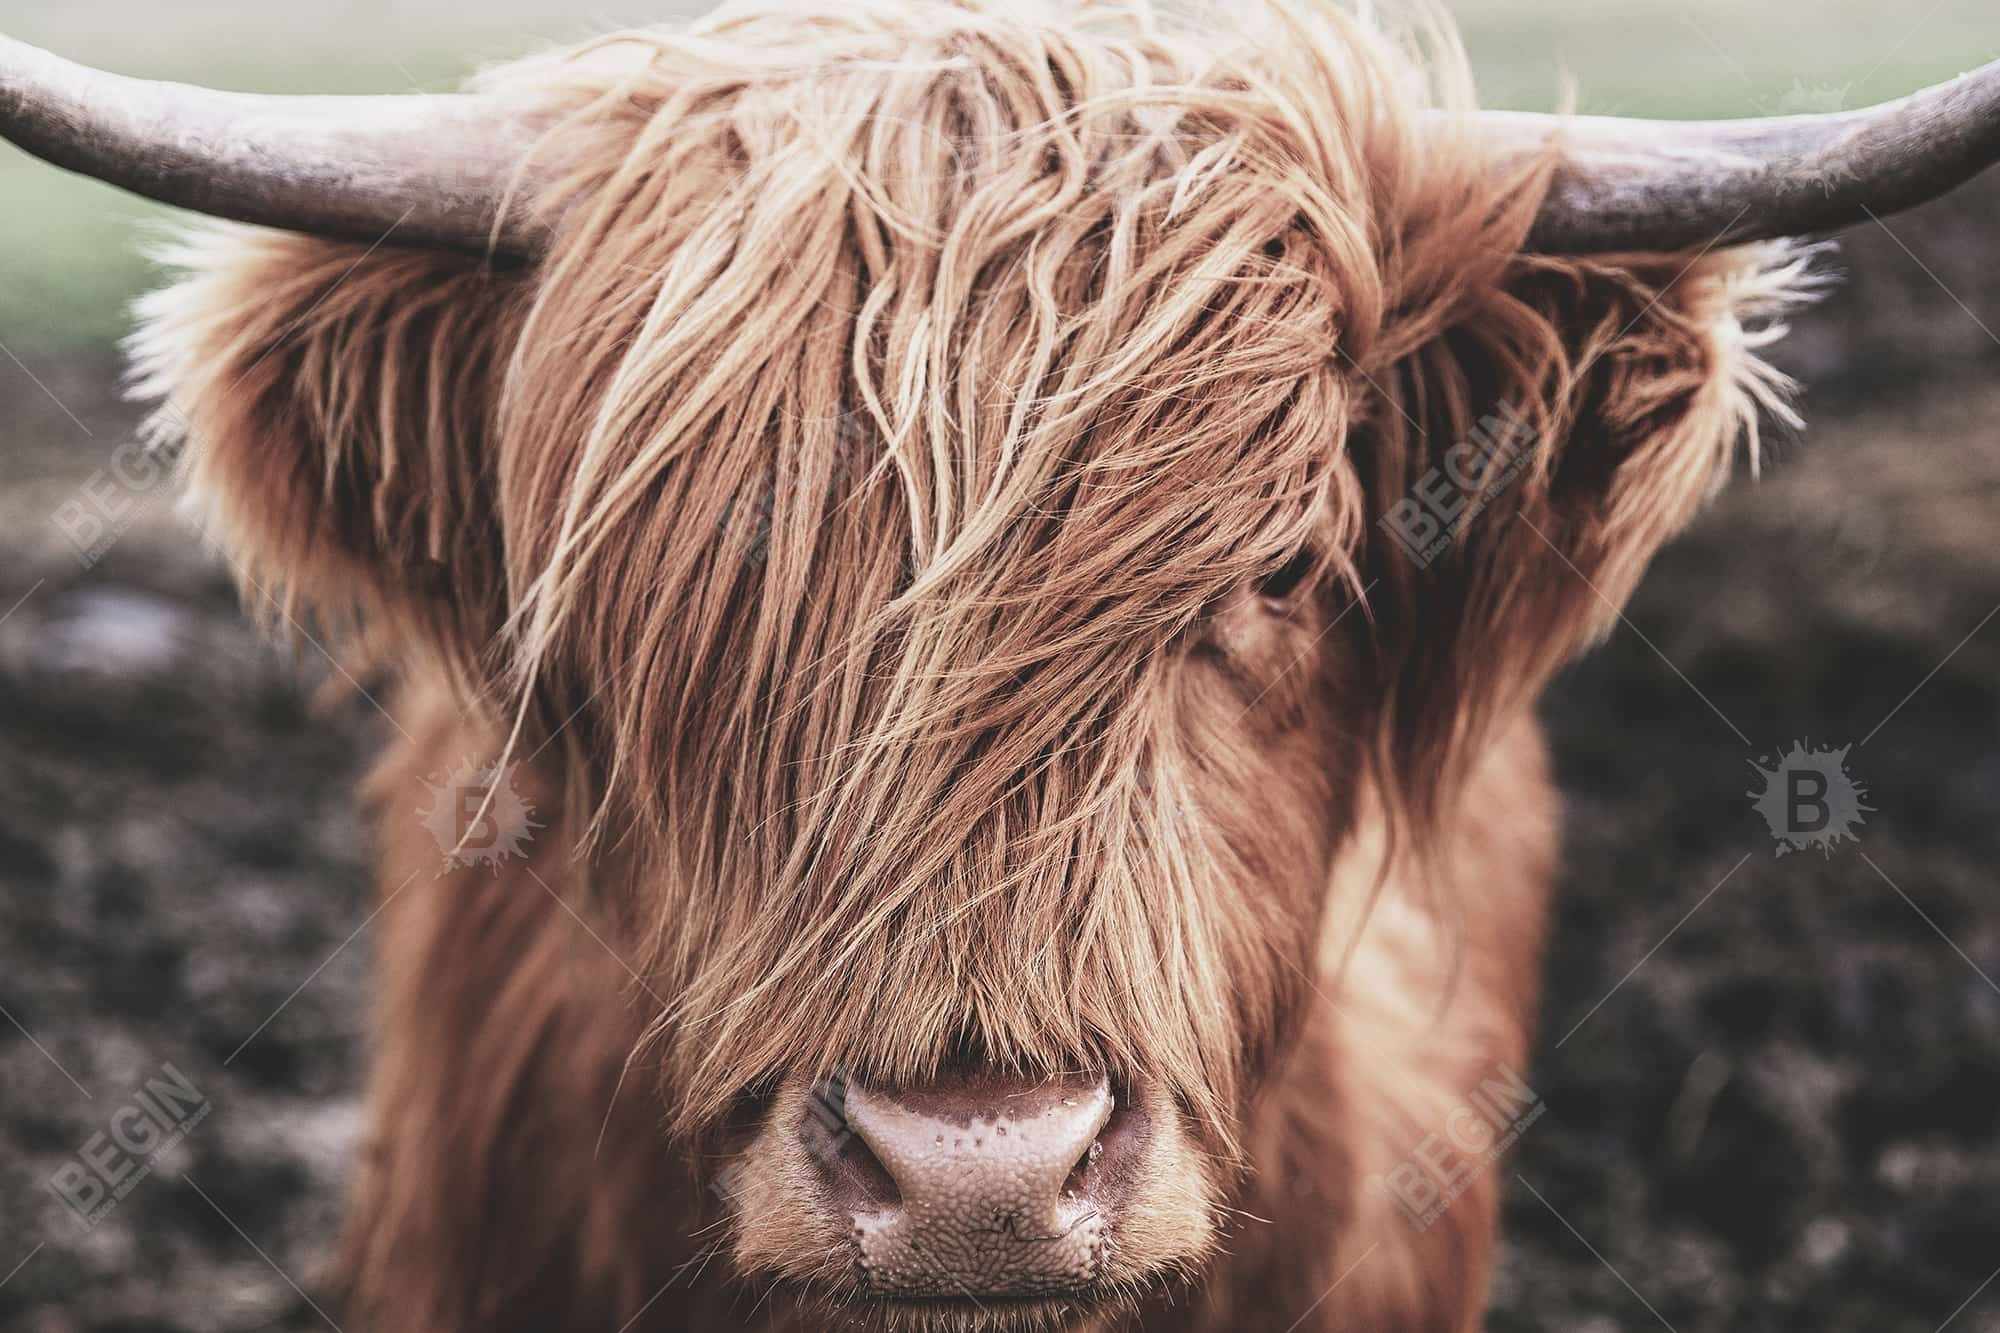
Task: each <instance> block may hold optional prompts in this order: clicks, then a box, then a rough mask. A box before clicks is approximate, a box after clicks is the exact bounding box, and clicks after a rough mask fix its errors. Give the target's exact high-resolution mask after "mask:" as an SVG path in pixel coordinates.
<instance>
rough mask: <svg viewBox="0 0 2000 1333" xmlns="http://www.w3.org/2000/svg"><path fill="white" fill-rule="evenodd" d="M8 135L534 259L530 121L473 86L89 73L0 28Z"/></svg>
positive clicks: (187, 198)
mask: <svg viewBox="0 0 2000 1333" xmlns="http://www.w3.org/2000/svg"><path fill="white" fill-rule="evenodd" d="M0 137H4V138H6V139H8V140H11V141H12V142H13V143H15V144H17V145H18V146H20V147H21V148H24V149H26V150H27V151H28V152H30V153H33V154H34V155H35V156H37V157H40V158H43V159H45V160H46V161H49V162H52V163H54V164H55V165H57V166H59V167H66V168H68V169H70V170H72V171H77V172H81V173H82V174H84V175H86V176H94V177H96V178H97V179H98V180H101V181H106V182H108V183H110V184H112V185H117V186H121V187H123V188H124V189H127V190H131V191H132V192H134V193H135V194H142V195H145V196H146V197H147V198H149V199H157V200H159V201H160V202H161V203H166V204H173V205H175V206H177V207H180V208H188V209H193V210H194V211H195V212H198V213H207V214H209V215H211V216H214V217H220V218H230V219H233V220H235V221H238V222H254V223H259V224H262V225H264V226H268V227H282V228H284V229H286V230H288V231H302V232H311V233H313V234H315V235H319V236H333V237H341V238H345V239H348V240H355V241H363V242H367V243H370V244H373V243H376V242H381V241H387V242H390V243H392V244H403V245H423V246H432V247H437V248H443V249H452V250H461V251H465V252H467V253H469V254H479V255H483V254H487V253H496V254H500V255H504V256H510V257H516V258H527V257H531V256H533V255H534V254H535V253H536V252H538V251H539V250H540V248H541V247H542V244H543V242H544V240H545V239H546V238H545V234H544V232H543V230H542V228H541V227H539V226H537V224H536V223H535V221H534V220H533V219H532V218H530V217H528V216H527V215H526V213H525V212H524V211H523V210H521V209H518V208H512V207H508V208H507V210H506V211H505V212H504V214H503V212H502V208H503V203H504V202H505V201H506V200H507V199H508V198H509V188H508V187H509V186H510V185H511V184H512V183H513V179H514V174H515V172H516V170H517V169H518V168H519V166H520V164H521V163H522V162H523V161H525V160H526V157H527V154H528V150H529V147H530V145H531V144H532V143H533V140H534V132H533V129H532V128H531V127H530V126H527V125H524V124H522V123H520V121H519V120H518V119H517V118H516V117H515V116H514V115H513V114H510V113H508V112H503V111H502V109H501V107H500V105H499V104H497V103H496V102H494V101H493V100H491V99H489V98H486V97H482V96H478V95H470V94H444V95H407V96H390V97H270V96H259V95H254V94H248V93H224V92H214V91H211V90H209V89H206V88H191V87H187V86H185V85H182V84H173V83H157V82H152V81H150V80H145V79H131V78H124V77H121V76H119V75H115V74H105V73H101V72H99V71H97V70H92V69H86V68H84V67H83V66H81V65H77V64H73V63H71V62H70V61H67V60H62V59H59V58H58V57H56V56H52V55H50V54H48V53H47V52H45V51H40V50H37V49H36V48H34V47H32V46H28V45H26V44H25V43H22V42H18V41H15V40H13V39H12V38H8V37H0Z"/></svg>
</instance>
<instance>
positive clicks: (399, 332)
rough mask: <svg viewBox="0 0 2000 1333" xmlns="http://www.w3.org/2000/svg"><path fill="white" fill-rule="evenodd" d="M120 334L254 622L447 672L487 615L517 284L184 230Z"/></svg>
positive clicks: (390, 259)
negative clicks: (386, 637) (355, 627)
mask: <svg viewBox="0 0 2000 1333" xmlns="http://www.w3.org/2000/svg"><path fill="white" fill-rule="evenodd" d="M164 258H165V260H166V262H168V263H169V264H170V265H171V266H173V267H174V268H176V269H177V270H178V271H179V277H178V278H177V279H176V280H175V281H174V282H173V283H172V284H171V285H169V286H167V287H165V288H164V289H162V290H160V291H157V292H155V293H153V294H152V295H150V296H147V297H146V298H144V299H143V300H142V301H141V303H140V305H139V307H138V314H139V326H138V330H137V332H135V333H134V334H133V336H132V338H131V340H130V344H129V350H130V352H131V354H132V358H133V393H134V396H135V397H138V398H140V399H144V400H150V401H154V402H156V403H157V408H156V410H155V412H154V414H153V417H152V418H151V423H150V428H151V431H152V433H153V436H154V437H155V440H156V442H157V443H158V444H159V445H161V446H162V447H168V448H182V449H184V451H185V452H184V457H183V465H184V467H185V470H186V472H187V475H188V478H189V482H190V487H191V491H192V493H193V495H194V496H195V498H196V500H197V501H198V503H199V504H200V506H201V508H202V509H203V510H204V511H205V514H206V517H207V519H208V521H209V523H210V527H211V531H212V532H213V533H214V535H215V537H216V538H217V539H218V540H219V541H220V542H221V544H222V546H223V548H224V550H225V551H226V553H227V554H228V556H229V558H230V559H231V561H232V562H233V564H234V566H235V568H236V570H237V572H238V575H239V577H240V579H241V581H242V582H243V583H244V585H245V597H246V600H247V601H248V602H249V603H250V604H251V605H252V606H253V607H255V608H257V609H259V610H260V611H262V612H264V613H265V614H267V615H269V616H271V617H272V618H273V619H274V620H275V619H280V618H287V619H292V620H295V621H296V620H298V619H300V618H302V617H303V616H304V615H305V614H306V613H308V612H310V613H312V614H314V615H317V616H319V617H322V618H329V619H333V620H337V621H344V620H348V619H350V618H358V619H359V620H361V621H362V622H364V623H365V624H367V626H368V627H369V629H370V631H371V635H372V634H374V633H377V632H380V631H387V632H388V633H390V634H391V635H394V636H395V637H396V638H398V639H399V640H402V641H403V642H400V643H399V644H398V647H399V648H406V647H409V646H412V645H414V646H417V647H419V648H429V649H432V650H435V651H437V652H439V653H440V654H442V655H443V657H444V658H445V660H446V661H447V662H448V663H449V664H451V665H452V666H454V667H465V666H468V665H469V664H470V663H471V662H472V661H473V660H474V659H475V658H476V657H477V656H478V654H479V653H480V652H481V651H482V650H483V648H484V647H485V645H486V644H487V642H488V641H489V640H490V638H491V636H492V635H493V634H494V633H495V632H496V631H497V630H498V628H499V626H500V624H501V623H502V621H503V619H504V615H505V580H504V576H503V570H502V566H501V558H500V546H501V534H500V530H499V520H498V517H497V506H496V504H495V493H494V492H495V487H494V482H493V477H494V472H495V467H494V459H493V447H492V446H493V443H494V440H493V437H494V430H495V424H494V423H495V418H496V414H497V407H498V399H499V395H500V388H501V384H502V378H503V375H504V373H505V370H506V365H507V360H508V358H509V356H510V355H511V354H512V350H513V345H514V342H515V339H516V338H517V336H518V333H519V330H520V327H521V322H522V317H523V314H524V311H525V301H524V286H525V284H524V283H523V282H522V281H521V280H520V279H519V278H517V277H513V276H510V275H508V274H504V273H496V272H494V271H492V270H490V269H488V268H486V267H485V266H482V265H480V264H479V263H477V262H475V261H472V260H469V259H462V258H459V257H456V256H450V255H443V254H434V253H429V252H419V251H409V250H397V249H393V248H391V247H387V246H382V247H376V248H374V249H369V248H367V247H363V246H357V245H348V244H342V243H337V242H331V241H322V240H316V239H310V238H306V237H299V236H291V235H286V234H282V233H277V232H268V231H260V230H252V229H248V228H241V227H230V226H211V227H205V228H203V229H201V230H200V231H197V232H195V233H193V234H192V235H190V236H189V237H188V238H187V239H186V240H184V241H183V242H181V243H179V244H177V245H176V246H175V247H174V248H173V249H172V250H171V251H170V252H168V253H167V254H166V255H165V256H164Z"/></svg>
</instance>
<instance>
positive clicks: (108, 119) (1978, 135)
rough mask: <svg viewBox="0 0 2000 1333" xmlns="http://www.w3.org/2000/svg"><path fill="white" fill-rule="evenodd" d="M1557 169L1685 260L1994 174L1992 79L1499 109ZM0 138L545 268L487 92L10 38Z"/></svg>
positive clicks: (1583, 199)
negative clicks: (197, 77)
mask: <svg viewBox="0 0 2000 1333" xmlns="http://www.w3.org/2000/svg"><path fill="white" fill-rule="evenodd" d="M1479 124H1480V126H1481V128H1482V130H1483V131H1484V132H1486V133H1488V134H1490V135H1492V136H1494V137H1495V138H1497V139H1498V140H1499V141H1500V142H1501V143H1502V144H1504V145H1505V146H1507V147H1509V148H1514V149H1519V150H1523V151H1533V150H1537V149H1540V148H1542V147H1544V146H1546V145H1548V144H1550V143H1551V141H1553V142H1554V143H1555V144H1556V146H1557V147H1558V150H1559V152H1560V154H1561V163H1560V165H1559V167H1558V168H1557V171H1556V175H1555V180H1554V182H1553V186H1552V188H1551V190H1550V193H1549V196H1548V198H1547V200H1546V201H1545V202H1544V204H1543V206H1542V209H1541V212H1540V214H1539V216H1538V217H1537V219H1536V223H1535V227H1534V230H1533V232H1532V234H1531V236H1530V238H1529V244H1530V247H1531V248H1532V249H1535V250H1539V251H1543V252H1546V253H1567V254H1578V253H1601V252H1604V251H1610V250H1678V249H1684V248H1687V247H1692V246H1701V245H1717V244H1725V243H1729V242H1740V241H1749V240H1760V239H1764V238H1767V237H1772V236H1786V235H1799V234H1804V233H1808V232H1816V231H1826V230H1831V229H1833V228H1837V227H1843V226H1847V225H1849V224H1851V223H1854V222H1858V221H1860V220H1862V219H1863V218H1865V217H1867V216H1869V215H1870V214H1871V213H1872V214H1874V215H1876V216H1878V217H1879V216H1886V215H1888V214H1890V213H1894V212H1897V211H1899V210H1901V209H1905V208H1909V207H1912V206H1914V205H1916V204H1920V203H1923V202H1925V201H1926V200H1929V199H1933V198H1936V197H1937V196H1938V195H1940V194H1943V193H1944V192H1945V191H1947V190H1949V189H1951V188H1952V187H1953V186H1955V185H1958V184H1960V183H1961V182H1963V181H1965V180H1967V179H1968V178H1970V177H1971V176H1972V175H1974V174H1975V173H1977V172H1978V171H1979V170H1981V169H1982V168H1984V167H1986V166H1987V165H1989V164H1990V163H1992V162H1994V161H1995V160H1996V159H2000V62H1995V63H1994V64H1991V65H1988V66H1986V67H1985V68H1983V69H1980V70H1978V71H1976V72H1974V73H1971V74H1967V75H1963V76H1961V77H1960V78H1958V79H1956V80H1954V81H1952V82H1951V83H1947V84H1941V85H1939V86H1937V87H1935V88H1930V89H1926V90H1925V91H1923V92H1920V93H1916V94H1914V95H1912V96H1910V97H1906V98H1903V99H1902V100H1900V101H1896V102H1889V103H1885V104H1884V105H1882V106H1878V107H1874V108H1872V109H1869V110H1866V111H1851V112H1837V113H1832V114H1824V115H1810V116H1781V117H1774V118H1770V119H1763V120H1739V121H1711V122H1675V121H1658V122H1656V121H1639V120H1622V119H1611V118H1598V117H1569V116H1546V115H1531V114H1523V113H1509V112H1488V113H1483V114H1482V115H1481V116H1480V119H1479ZM0 135H4V136H5V137H6V138H8V139H10V140H12V141H13V142H14V143H16V144H18V145H20V146H21V147H22V148H25V149H27V150H28V151H29V152H31V153H34V154H36V155H37V156H39V157H42V158H46V159H47V160H48V161H50V162H53V163H55V164H57V165H58V166H63V167H68V168H70V169H72V170H75V171H80V172H83V173H84V174H86V175H90V176H94V177H96V178H98V179H99V180H103V181H108V182H110V183H111V184H114V185H120V186H123V187H124V188H126V189H129V190H132V191H135V192H136V193H139V194H143V195H146V196H148V197H149V198H153V199H157V200H160V201H161V202H163V203H169V204H175V205H178V206H180V207H182V208H191V209H194V210H196V211H197V212H202V213H209V214H213V215H215V216H217V217H225V218H233V219H236V220H238V221H242V222H256V223H262V224H265V225H267V226H274V227H283V228H287V229H289V230H293V231H305V232H313V233H316V234H319V235H325V236H342V237H349V238H352V239H356V240H365V241H370V242H374V241H379V240H382V239H384V238H385V237H386V238H389V239H392V240H394V241H397V242H400V243H403V244H424V245H434V246H441V247H445V248H450V249H458V250H465V251H468V252H471V253H485V252H487V251H489V250H491V251H493V252H496V253H499V254H504V255H512V256H522V257H526V256H532V255H533V254H535V253H536V252H537V251H538V250H539V249H540V248H541V246H542V244H543V242H544V240H545V232H544V228H543V227H542V226H541V225H539V224H538V223H537V222H536V220H535V219H534V218H533V217H531V216H530V215H529V214H528V213H527V211H526V210H525V209H524V208H518V207H514V206H512V205H511V204H510V203H509V202H508V201H509V200H510V199H511V198H512V194H511V192H510V190H509V188H508V187H509V185H510V183H511V182H512V181H513V178H514V174H515V172H516V170H517V168H519V166H520V165H521V164H522V162H523V161H524V160H525V158H526V155H527V152H528V148H529V145H530V143H531V142H532V140H533V131H532V129H531V128H530V127H529V126H526V125H524V124H523V123H521V121H520V120H519V119H518V118H517V117H516V116H515V115H514V114H513V112H512V109H511V108H506V109H503V107H502V106H501V104H499V103H497V102H495V101H493V100H491V99H488V98H485V97H482V96H478V95H470V94H446V95H433V96H399V97H270V96H256V95H250V94H242V93H223V92H215V91H211V90H209V89H205V88H191V87H186V86H182V85H177V84H166V83H155V82H149V81H146V80H141V79H129V78H123V77H119V76H117V75H111V74H104V73H100V72H98V71H95V70H89V69H85V68H83V67H82V66H80V65H75V64H72V63H70V62H68V61H66V60H61V59H58V58H57V57H55V56H52V55H49V54H48V53H46V52H43V51H39V50H37V49H35V48H34V47H31V46H27V45H25V44H23V43H21V42H17V41H14V40H12V39H9V38H5V37H0Z"/></svg>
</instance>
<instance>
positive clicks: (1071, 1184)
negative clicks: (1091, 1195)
mask: <svg viewBox="0 0 2000 1333" xmlns="http://www.w3.org/2000/svg"><path fill="white" fill-rule="evenodd" d="M1103 1156H1104V1140H1103V1138H1102V1137H1099V1138H1094V1139H1092V1140H1091V1141H1090V1146H1089V1147H1088V1148H1085V1149H1084V1150H1083V1156H1081V1157H1079V1158H1077V1159H1076V1165H1075V1166H1073V1167H1071V1168H1070V1169H1069V1175H1068V1176H1067V1177H1066V1178H1065V1179H1064V1180H1063V1193H1064V1194H1085V1193H1087V1192H1088V1191H1089V1189H1090V1183H1091V1182H1090V1177H1091V1173H1092V1172H1093V1171H1094V1170H1095V1169H1096V1167H1097V1163H1098V1161H1099V1159H1101V1158H1102V1157H1103Z"/></svg>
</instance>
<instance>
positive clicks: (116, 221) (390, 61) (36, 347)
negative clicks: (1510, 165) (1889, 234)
mask: <svg viewBox="0 0 2000 1333" xmlns="http://www.w3.org/2000/svg"><path fill="white" fill-rule="evenodd" d="M701 7H702V6H701V5H700V4H699V3H698V0H653V3H650V4H646V5H640V6H634V5H632V4H630V3H627V4H626V5H625V8H624V9H623V10H622V11H611V10H598V9H593V10H590V11H583V12H582V16H579V11H578V10H576V9H574V8H572V7H569V6H565V5H561V4H559V3H557V2H556V0H488V3H487V4H485V5H482V6H481V7H480V9H479V11H478V17H477V18H476V19H475V18H470V17H467V15H466V11H465V10H463V9H459V8H455V7H449V6H446V5H444V4H443V3H441V0H420V2H419V3H409V2H408V0H348V2H347V3H345V4H341V3H332V4H326V5H317V6H314V7H313V8H312V9H311V10H303V9H300V10H288V11H287V12H273V10H271V9H265V8H262V7H255V8H253V7H252V6H250V5H248V4H247V3H242V2H240V0H181V2H180V3H173V4H167V3H155V4H152V5H141V4H138V3H136V0H81V2H80V3H76V4H73V5H70V6H67V7H64V8H63V9H61V10H57V11H52V10H51V9H50V8H49V7H48V6H47V4H46V2H45V0H0V32H6V33H9V34H10V35H13V36H17V37H20V38H22V39H23V40H27V41H32V42H37V43H40V44H43V45H46V46H48V47H49V48H51V49H53V50H56V51H58V52H60V53H62V54H64V55H68V56H71V57H73V58H76V59H80V60H84V61H87V62H92V63H97V64H101V65H103V66H106V67H108V68H113V69H117V70H120V71H121V72H126V73H133V74H143V75H148V76H153V77H161V78H177V79H183V80H190V81H198V82H204V83H210V84H213V85H216V86H219V87H230V88H241V89H247V90H252V91H274V92H275V91H287V90H292V91H314V92H401V91H410V90H413V89H424V90H436V89H441V88H448V87H450V86H452V84H453V83H454V82H455V81H456V79H457V78H458V77H459V76H461V75H463V74H465V73H467V72H469V71H470V70H471V69H473V68H476V67H477V66H478V65H480V64H483V63H487V62H489V61H491V60H493V59H496V58H500V57H504V56H507V55H511V54H516V53H519V52H523V51H528V50H533V49H535V48H537V47H539V46H542V45H544V44H546V43H548V42H550V41H554V40H562V39H566V38H573V37H576V36H580V35H583V34H585V33H588V32H591V31H598V30H603V29H605V28H609V27H616V26H620V25H622V24H624V23H631V22H642V21H649V20H657V19H661V18H671V17H673V16H675V15H676V14H685V13H687V12H689V11H690V10H698V9H699V8H701ZM1451 8H1452V9H1453V11H1454V12H1455V13H1456V14H1457V15H1458V18H1459V22H1460V24H1461V27H1462V29H1463V31H1464V34H1465V38H1466V44H1467V46H1468V48H1469V50H1470V51H1471V54H1472V59H1473V63H1474V66H1475V68H1476V69H1477V71H1478V73H1479V77H1480V83H1481V89H1482V94H1483V100H1484V101H1485V102H1486V103H1487V104H1489V105H1493V106H1504V107H1519V108H1527V109H1546V108H1548V107H1550V106H1553V105H1554V104H1555V103H1556V101H1557V100H1558V99H1559V97H1560V96H1561V95H1562V91H1563V89H1564V87H1565V80H1566V79H1567V80H1569V81H1570V82H1572V83H1573V84H1574V86H1575V88H1576V93H1577V99H1578V101H1577V104H1578V107H1579V109H1580V110H1583V111H1587V112H1599V113H1605V114H1619V115H1643V116H1689V117H1705V116H1728V115H1760V114H1774V113H1779V112H1786V111H1801V110H1821V109H1829V108H1831V107H1833V106H1857V105H1866V104H1867V103H1869V102H1874V101H1879V100H1882V99H1884V98H1888V97H1893V96H1897V95H1899V94H1901V93H1903V92H1907V91H1909V90H1911V89H1914V88H1917V87H1920V86H1922V85H1924V84H1926V83H1931V82H1935V81H1937V80H1938V79H1941V78H1945V77H1949V76H1950V75H1952V74H1955V73H1958V72H1959V71H1961V70H1963V69H1967V68H1971V67H1973V66H1975V65H1977V64H1980V63H1982V62H1983V61H1985V60H1989V59H1993V58H1995V57H1996V56H2000V12H1996V11H1995V9H1994V7H1993V0H1933V3H1932V4H1931V6H1930V8H1929V10H1928V12H1926V10H1925V6H1924V0H1917V3H1915V4H1911V3H1897V2H1895V0H1770V2H1769V3H1766V4H1762V5H1757V6H1744V5H1741V4H1740V3H1736V2H1735V0H1456V2H1455V3H1452V5H1451ZM171 218H172V214H171V213H170V212H169V211H168V210H165V209H161V208H158V207H155V206H153V205H150V204H146V203H143V202H141V201H138V200H134V199H131V198H129V197H127V196H125V195H123V194H121V193H119V192H117V191H115V190H112V189H109V188H108V187H105V186H101V185H97V184H94V183H91V182H88V181H83V180H79V179H77V178H75V177H71V176H68V175H65V174H63V173H61V172H58V171H55V170H53V169H51V168H48V167H45V166H43V165H41V164H40V163H37V162H34V161H32V160H30V159H28V158H26V157H25V156H23V155H22V154H20V153H17V152H15V151H13V150H12V149H9V148H5V147H0V342H4V343H5V344H6V345H7V346H8V347H9V348H10V349H11V350H13V351H14V352H16V353H17V354H21V355H23V356H30V355H39V356H51V357H53V356H59V355H62V354H65V353H73V352H81V351H87V350H90V349H102V348H105V347H107V346H108V345H109V344H110V343H111V342H112V341H113V340H114V339H115V338H116V337H117V336H118V335H119V334H120V333H122V332H123V330H124V327H125V319H126V317H125V306H126V304H127V302H129V300H130V299H131V298H132V296H134V295H135V294H137V293H138V292H140V291H142V290H143V289H144V288H145V287H146V286H147V285H148V284H149V282H150V281H151V280H152V278H153V274H152V271H151V268H150V265H149V264H148V262H147V261H146V260H145V258H144V257H143V253H142V252H143V250H144V249H145V248H146V246H147V245H148V244H149V243H150V242H152V241H153V240H156V239H157V237H158V236H159V235H161V234H163V232H164V230H165V226H164V224H166V223H167V222H169V221H170V220H171Z"/></svg>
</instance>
